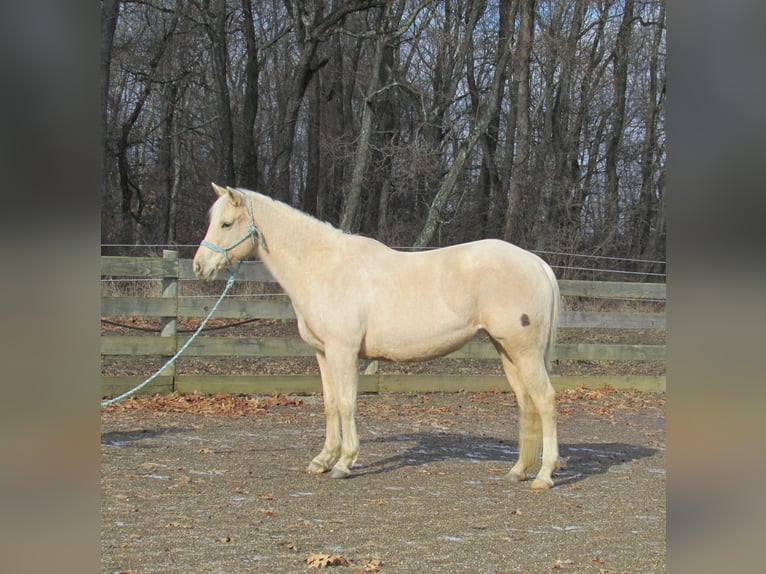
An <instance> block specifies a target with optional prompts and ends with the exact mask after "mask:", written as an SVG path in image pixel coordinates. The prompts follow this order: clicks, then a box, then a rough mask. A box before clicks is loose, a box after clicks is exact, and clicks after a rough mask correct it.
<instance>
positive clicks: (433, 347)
mask: <svg viewBox="0 0 766 574" xmlns="http://www.w3.org/2000/svg"><path fill="white" fill-rule="evenodd" d="M476 331H477V329H474V328H468V327H463V328H461V329H453V330H449V331H434V330H427V329H423V330H416V331H412V330H410V331H408V332H403V331H399V332H395V331H394V332H390V333H375V332H369V331H368V333H367V335H366V336H365V339H364V341H363V343H362V348H361V353H360V355H361V356H362V357H363V358H367V359H388V360H390V361H427V360H429V359H435V358H437V357H443V356H444V355H447V354H449V353H451V352H453V351H456V350H457V349H459V348H460V347H462V346H463V345H465V344H466V343H467V342H468V341H470V340H471V339H472V338H473V336H474V335H475V334H476Z"/></svg>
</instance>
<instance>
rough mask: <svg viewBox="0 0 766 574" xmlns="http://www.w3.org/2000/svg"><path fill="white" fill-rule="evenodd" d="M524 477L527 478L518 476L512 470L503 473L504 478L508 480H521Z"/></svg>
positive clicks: (524, 478)
mask: <svg viewBox="0 0 766 574" xmlns="http://www.w3.org/2000/svg"><path fill="white" fill-rule="evenodd" d="M526 478H527V477H526V476H520V475H518V474H516V473H515V472H513V471H511V472H509V473H508V474H506V475H505V480H507V481H508V482H522V481H524V480H526Z"/></svg>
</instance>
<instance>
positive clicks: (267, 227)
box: [253, 195, 338, 298]
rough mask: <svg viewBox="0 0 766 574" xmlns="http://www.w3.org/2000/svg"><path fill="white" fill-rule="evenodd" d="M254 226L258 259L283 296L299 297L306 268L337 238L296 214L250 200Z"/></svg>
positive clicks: (261, 200) (265, 200)
mask: <svg viewBox="0 0 766 574" xmlns="http://www.w3.org/2000/svg"><path fill="white" fill-rule="evenodd" d="M253 202H254V205H253V208H254V212H255V219H256V225H257V226H258V227H259V228H260V230H261V233H262V234H263V240H264V242H265V247H266V249H264V246H263V245H261V249H260V257H261V259H262V260H263V262H264V264H265V265H266V267H267V268H268V269H269V271H270V272H271V274H272V275H273V276H274V278H275V279H276V280H277V281H278V282H279V284H280V285H281V286H282V288H283V289H284V290H285V292H287V294H288V295H289V296H290V297H291V298H294V297H296V296H299V293H300V291H301V290H302V287H303V286H304V285H305V277H306V275H307V274H310V267H311V265H312V264H316V262H317V261H318V260H320V259H321V258H318V257H317V255H316V254H317V253H318V252H321V251H322V250H323V248H324V246H326V245H327V244H329V243H331V242H332V241H333V240H334V239H335V238H336V237H337V235H338V233H337V232H336V230H334V229H333V228H332V227H330V226H327V225H325V224H323V223H321V222H320V221H318V220H315V219H312V218H310V217H304V216H303V215H302V214H301V213H300V212H298V211H296V210H293V209H292V208H290V207H287V206H286V205H284V204H280V203H277V202H274V201H271V200H270V199H268V198H265V197H263V196H259V195H254V196H253Z"/></svg>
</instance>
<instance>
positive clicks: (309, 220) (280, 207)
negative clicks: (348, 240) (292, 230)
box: [238, 188, 343, 234]
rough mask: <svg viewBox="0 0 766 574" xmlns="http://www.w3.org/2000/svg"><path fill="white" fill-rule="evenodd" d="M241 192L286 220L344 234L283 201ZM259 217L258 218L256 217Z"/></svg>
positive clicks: (329, 224) (255, 193) (251, 192)
mask: <svg viewBox="0 0 766 574" xmlns="http://www.w3.org/2000/svg"><path fill="white" fill-rule="evenodd" d="M238 189H239V191H242V192H245V193H246V194H250V195H252V196H254V197H256V198H257V199H258V200H260V201H263V202H266V203H268V204H269V205H270V206H271V207H272V208H273V209H274V210H275V211H276V212H277V213H279V214H280V215H283V216H284V217H286V218H289V219H291V220H298V221H297V222H296V224H298V225H301V226H304V225H307V226H311V227H315V228H317V230H320V229H321V230H323V231H325V232H328V231H330V232H335V233H338V234H342V233H343V232H342V231H341V230H340V229H338V228H337V227H335V226H333V225H332V224H331V223H328V222H326V221H321V220H319V219H317V218H316V217H314V216H312V215H309V214H308V213H306V212H304V211H301V210H300V209H296V208H294V207H292V206H290V205H288V204H286V203H282V202H281V201H277V200H276V199H274V198H273V197H269V196H268V195H264V194H262V193H258V192H257V191H250V190H249V189H242V188H238ZM256 217H257V216H256Z"/></svg>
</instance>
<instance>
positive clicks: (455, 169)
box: [413, 12, 511, 247]
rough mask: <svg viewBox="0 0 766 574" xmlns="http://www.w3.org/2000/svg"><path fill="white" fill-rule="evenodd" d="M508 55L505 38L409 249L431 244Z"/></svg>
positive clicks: (484, 123) (498, 90) (496, 94)
mask: <svg viewBox="0 0 766 574" xmlns="http://www.w3.org/2000/svg"><path fill="white" fill-rule="evenodd" d="M473 16H478V14H477V13H475V12H474V13H472V17H471V18H470V22H469V24H468V29H467V31H466V34H471V33H472V31H473V29H474V27H475V25H476V22H477V20H478V18H477V17H476V18H474V17H473ZM469 30H470V31H469ZM466 44H468V43H467V42H466ZM510 56H511V38H510V37H509V38H508V39H507V41H506V42H505V43H504V44H503V49H502V51H501V53H500V56H499V58H498V62H497V67H496V68H495V74H494V77H493V79H492V86H491V87H490V91H489V98H488V100H487V103H486V105H485V106H484V107H483V109H482V110H480V111H478V112H477V116H476V120H475V123H474V125H473V127H472V128H471V131H470V132H469V133H468V135H467V136H466V138H465V139H463V140H462V141H461V143H460V146H459V148H458V152H457V154H456V155H455V159H454V161H453V162H452V164H451V165H450V168H449V170H448V171H447V175H446V177H445V178H444V179H443V180H442V182H441V184H440V185H439V189H438V191H437V192H436V195H435V196H434V198H433V201H431V204H430V206H429V208H428V213H427V215H426V220H425V223H424V224H423V227H422V228H421V230H420V233H419V234H418V236H417V238H416V239H415V241H414V243H413V247H426V246H427V245H428V244H429V243H431V240H432V239H433V236H434V234H435V233H436V230H437V229H438V227H439V224H440V220H441V214H442V211H443V209H444V206H445V205H446V203H447V200H448V199H449V196H450V194H451V193H452V191H453V189H454V187H455V184H456V182H457V180H458V177H459V175H460V174H461V173H462V171H463V169H464V167H465V165H466V162H467V161H468V158H469V156H470V154H471V151H472V150H473V147H474V146H475V145H476V142H478V141H479V138H480V137H481V136H482V134H484V133H485V132H486V130H487V127H488V126H489V123H490V121H492V118H493V112H494V110H495V108H496V107H497V102H498V100H499V99H500V98H501V97H502V93H503V85H504V83H505V81H504V78H505V75H504V73H503V70H504V69H505V67H506V66H507V65H508V62H509V61H510Z"/></svg>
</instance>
